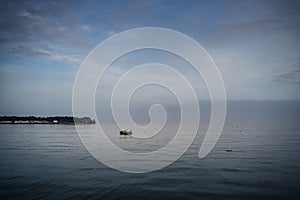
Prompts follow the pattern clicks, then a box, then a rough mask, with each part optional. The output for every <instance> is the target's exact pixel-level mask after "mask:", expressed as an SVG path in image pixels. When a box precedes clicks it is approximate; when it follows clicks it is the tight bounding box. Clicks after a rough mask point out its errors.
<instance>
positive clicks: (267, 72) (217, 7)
mask: <svg viewBox="0 0 300 200" xmlns="http://www.w3.org/2000/svg"><path fill="white" fill-rule="evenodd" d="M0 10H1V11H0V15H1V17H0V27H1V28H0V92H1V95H0V102H1V104H0V114H1V115H48V114H50V115H56V114H57V115H62V114H70V113H71V112H72V89H73V84H74V81H75V77H76V73H77V71H78V69H79V67H80V65H81V62H82V61H83V59H84V58H85V57H86V56H87V55H88V53H89V52H90V51H91V50H92V49H93V48H94V47H95V46H96V45H97V44H99V43H100V42H102V41H104V40H105V39H108V38H109V37H111V36H112V35H114V34H116V33H119V32H122V31H126V30H129V29H132V28H139V27H164V28H169V29H173V30H176V31H179V32H182V33H184V34H186V35H188V36H190V37H192V38H193V39H194V40H196V41H197V42H198V43H200V44H201V45H202V46H203V47H204V48H205V49H206V50H207V52H208V53H209V54H210V56H211V57H212V58H213V60H214V61H215V63H216V65H217V66H218V68H219V70H220V72H221V75H222V77H223V80H224V84H225V88H226V94H227V98H228V100H232V101H234V100H247V101H249V100H251V101H295V100H296V101H298V100H300V40H299V35H300V3H299V1H292V0H291V1H279V0H274V1H263V0H259V1H255V0H251V1H250V0H248V1H234V0H228V1H221V0H220V1H158V0H153V1H134V0H132V1H76V0H75V1H3V0H1V1H0ZM147 62H159V63H161V62H162V63H165V64H168V65H170V66H173V67H174V68H175V69H177V70H178V71H180V72H181V73H182V74H184V75H185V76H186V77H187V79H189V80H190V81H191V83H192V85H193V86H195V91H196V92H197V95H198V97H199V99H200V100H207V98H208V93H207V89H206V87H205V84H204V82H203V80H202V79H201V77H200V76H198V75H196V74H195V73H194V72H193V70H191V69H190V66H188V64H187V63H184V62H183V61H182V60H180V59H179V58H176V57H174V55H171V54H168V53H166V52H160V51H154V50H145V51H142V52H135V53H132V54H129V55H127V57H122V58H120V59H119V60H117V61H116V62H115V63H114V64H113V65H112V67H111V68H110V71H108V73H107V76H106V77H105V78H104V80H103V81H102V83H103V86H99V89H98V90H99V91H98V97H97V98H101V97H102V98H103V101H105V103H103V104H101V103H99V105H98V106H99V107H101V106H102V107H105V105H108V104H107V103H108V101H109V91H110V90H111V89H112V85H113V83H115V81H116V80H117V79H118V77H120V76H121V75H122V74H123V73H124V72H126V71H128V69H130V68H131V67H132V66H135V65H137V64H143V63H147ZM156 75H157V74H151V72H150V73H149V74H147V76H156ZM140 78H142V75H141V77H140ZM165 95H166V96H165ZM168 96H169V97H168ZM171 96H172V95H171ZM158 97H159V98H158ZM149 99H150V101H149ZM135 100H136V101H137V102H139V103H140V104H147V105H148V104H151V103H155V102H156V100H159V101H162V102H173V103H174V102H175V103H176V100H174V98H173V97H170V94H169V93H168V92H166V91H164V90H162V89H161V88H155V87H153V86H152V87H151V86H149V87H148V88H144V92H142V91H140V93H138V92H137V93H136V97H135ZM169 106H172V103H170V105H169Z"/></svg>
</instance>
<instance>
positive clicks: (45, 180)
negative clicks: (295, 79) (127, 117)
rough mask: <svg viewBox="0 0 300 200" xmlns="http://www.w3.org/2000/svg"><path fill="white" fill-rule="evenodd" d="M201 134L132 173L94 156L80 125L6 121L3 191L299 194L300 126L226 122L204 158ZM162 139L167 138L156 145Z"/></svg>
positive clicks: (128, 195)
mask: <svg viewBox="0 0 300 200" xmlns="http://www.w3.org/2000/svg"><path fill="white" fill-rule="evenodd" d="M86 128H87V129H89V128H91V127H90V126H87V127H86ZM240 130H242V132H240ZM167 132H168V131H166V133H165V135H168V134H167ZM169 132H170V133H171V132H172V130H171V129H170V130H169ZM187 132H188V130H187ZM199 132H200V133H199V135H200V136H201V132H205V130H204V129H201V130H200V131H199ZM112 134H116V133H114V131H112ZM200 136H199V137H197V138H196V139H195V141H194V143H193V145H192V146H191V147H190V149H189V150H188V151H187V152H186V153H185V154H184V155H183V156H182V157H181V158H180V159H179V160H178V161H176V162H175V163H173V164H172V165H170V166H168V167H166V168H164V169H162V170H159V171H155V172H151V173H147V174H128V173H123V172H119V171H116V170H113V169H110V168H108V167H106V166H104V165H103V164H101V163H100V162H98V161H97V160H96V159H94V158H93V157H92V156H91V155H90V154H89V153H88V152H87V150H86V149H85V148H84V146H83V145H82V143H81V141H80V139H79V137H78V135H77V133H76V130H75V127H74V126H64V125H0V198H1V199H15V198H17V199H69V198H76V199H298V198H297V197H299V195H300V159H299V153H300V129H299V127H297V126H288V125H281V124H278V123H277V124H273V125H270V124H264V123H263V122H260V123H259V124H258V123H257V124H256V125H253V124H251V123H248V125H247V123H246V124H242V125H239V127H238V128H237V127H236V125H230V126H227V127H225V129H224V131H223V133H222V135H221V138H220V140H219V141H218V143H217V145H216V147H215V148H214V150H213V151H212V152H211V153H210V154H209V156H207V157H206V158H204V159H199V158H198V157H197V153H198V150H199V146H200V144H201V137H200ZM114 140H115V142H117V143H119V145H120V146H122V147H124V148H126V147H128V148H131V147H135V146H141V145H140V143H139V142H140V141H139V140H135V139H122V138H119V137H114ZM163 143H164V139H162V138H160V142H157V143H155V145H158V147H159V144H163ZM142 146H143V145H142ZM145 146H147V148H149V144H148V145H145ZM227 148H231V149H232V150H233V151H232V152H226V151H225V150H226V149H227ZM150 149H151V146H150ZM133 150H134V148H133ZM158 162H159V161H158Z"/></svg>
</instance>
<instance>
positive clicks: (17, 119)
mask: <svg viewBox="0 0 300 200" xmlns="http://www.w3.org/2000/svg"><path fill="white" fill-rule="evenodd" d="M75 123H76V124H96V121H95V120H94V119H91V118H90V117H71V116H64V117H62V116H55V117H35V116H26V117H21V116H1V117H0V124H62V125H74V124H75Z"/></svg>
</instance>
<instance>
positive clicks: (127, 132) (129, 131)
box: [120, 130, 133, 135]
mask: <svg viewBox="0 0 300 200" xmlns="http://www.w3.org/2000/svg"><path fill="white" fill-rule="evenodd" d="M132 134H133V132H132V131H131V130H121V131H120V135H132Z"/></svg>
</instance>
